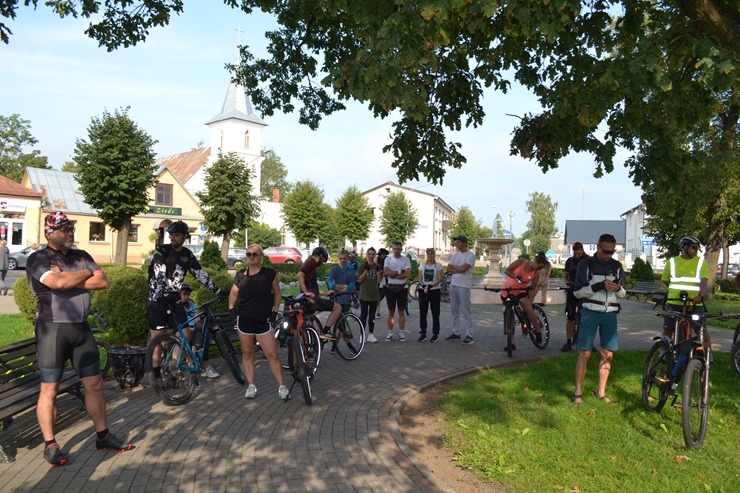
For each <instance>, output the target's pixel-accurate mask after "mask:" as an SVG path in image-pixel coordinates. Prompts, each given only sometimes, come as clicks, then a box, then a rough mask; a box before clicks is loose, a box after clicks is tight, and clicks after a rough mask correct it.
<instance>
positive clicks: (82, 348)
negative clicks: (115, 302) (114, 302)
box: [26, 212, 134, 467]
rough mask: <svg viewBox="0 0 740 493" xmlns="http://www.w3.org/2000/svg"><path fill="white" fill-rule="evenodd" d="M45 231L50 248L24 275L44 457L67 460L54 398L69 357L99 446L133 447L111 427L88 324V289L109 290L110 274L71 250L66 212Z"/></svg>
mask: <svg viewBox="0 0 740 493" xmlns="http://www.w3.org/2000/svg"><path fill="white" fill-rule="evenodd" d="M44 232H45V235H46V240H47V243H48V246H47V248H44V249H42V250H37V251H36V252H34V253H32V254H31V255H30V256H29V257H28V262H27V264H26V277H27V278H28V285H29V287H30V289H31V293H33V295H34V297H35V298H36V300H37V302H38V303H37V309H36V320H35V324H36V338H37V339H38V342H37V345H38V365H39V373H40V374H41V391H40V392H39V398H38V403H37V405H36V415H37V417H38V421H39V428H41V434H42V435H43V437H44V442H45V447H44V458H45V459H46V460H47V461H48V462H49V464H51V465H52V466H53V467H55V466H63V465H65V464H66V463H67V461H68V458H67V455H66V454H65V453H64V452H62V450H61V448H60V447H59V444H58V443H57V441H56V439H55V437H54V422H55V420H56V416H57V404H56V397H57V392H58V390H59V382H60V380H61V378H62V374H63V372H64V363H65V361H66V360H67V359H70V360H71V361H72V366H73V367H74V369H75V370H76V371H77V374H78V375H79V377H80V381H81V382H82V385H83V387H84V388H85V410H86V411H87V413H88V414H89V415H90V418H91V419H92V421H93V425H94V426H95V432H96V434H97V440H96V441H95V446H96V447H97V448H98V449H101V450H116V451H119V452H123V451H125V450H131V449H132V448H134V446H133V445H132V444H130V443H124V442H123V441H121V440H120V439H119V438H118V437H116V436H115V435H114V434H112V433H111V432H110V431H109V430H108V424H107V419H106V412H105V396H104V395H103V378H102V377H101V375H100V355H99V354H98V349H97V346H96V344H95V339H94V338H93V335H92V331H91V330H90V326H89V325H88V324H87V316H88V314H89V313H90V290H92V289H107V288H108V278H107V277H106V276H105V273H104V272H103V269H101V268H100V267H99V266H98V265H97V264H96V263H95V261H94V260H93V258H92V257H91V256H90V255H89V254H88V253H87V252H85V251H84V250H77V249H72V245H74V233H75V227H74V224H73V223H72V222H71V221H70V220H69V219H68V218H67V216H66V215H65V214H64V213H63V212H55V213H51V214H49V215H48V216H46V221H45V223H44Z"/></svg>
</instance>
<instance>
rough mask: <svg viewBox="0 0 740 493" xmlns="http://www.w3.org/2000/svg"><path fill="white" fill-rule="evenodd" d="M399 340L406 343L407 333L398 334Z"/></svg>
mask: <svg viewBox="0 0 740 493" xmlns="http://www.w3.org/2000/svg"><path fill="white" fill-rule="evenodd" d="M398 340H399V341H401V342H406V332H404V331H401V332H399V333H398Z"/></svg>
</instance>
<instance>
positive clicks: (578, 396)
mask: <svg viewBox="0 0 740 493" xmlns="http://www.w3.org/2000/svg"><path fill="white" fill-rule="evenodd" d="M579 399H580V400H579ZM576 401H577V402H576ZM570 402H572V403H573V404H575V405H576V406H580V405H581V404H583V395H582V394H573V396H571V398H570Z"/></svg>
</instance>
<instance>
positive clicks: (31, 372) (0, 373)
mask: <svg viewBox="0 0 740 493" xmlns="http://www.w3.org/2000/svg"><path fill="white" fill-rule="evenodd" d="M40 383H41V374H40V372H39V365H38V355H37V347H36V338H33V339H26V340H25V341H20V342H16V343H13V344H9V345H7V346H3V347H0V429H2V430H6V429H7V428H8V426H10V424H11V423H12V422H13V416H16V415H18V414H20V413H22V412H24V411H27V410H28V409H32V408H34V407H36V402H37V400H38V397H39V389H40ZM63 392H64V393H71V394H72V395H74V396H75V397H77V398H78V399H80V400H81V401H83V403H84V401H85V397H84V395H83V393H82V390H81V384H80V379H79V378H78V376H77V372H75V370H74V369H72V368H69V369H65V371H64V373H63V374H62V380H61V382H60V383H59V393H60V394H61V393H63ZM14 460H15V457H14V456H13V455H12V453H8V452H6V450H5V449H4V448H3V447H2V445H1V444H0V462H13V461H14Z"/></svg>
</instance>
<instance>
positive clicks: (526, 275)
mask: <svg viewBox="0 0 740 493" xmlns="http://www.w3.org/2000/svg"><path fill="white" fill-rule="evenodd" d="M526 266H527V262H522V263H521V264H520V265H519V266H518V267H517V268H516V269H514V276H516V277H521V278H522V282H521V283H518V282H516V279H513V278H511V277H509V276H506V280H505V281H504V285H503V286H502V287H504V288H522V290H523V289H524V288H526V287H527V286H528V285H529V284H530V283H531V282H532V279H534V276H535V275H536V274H537V271H536V270H533V271H531V272H527V271H526V270H524V268H525V267H526Z"/></svg>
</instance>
